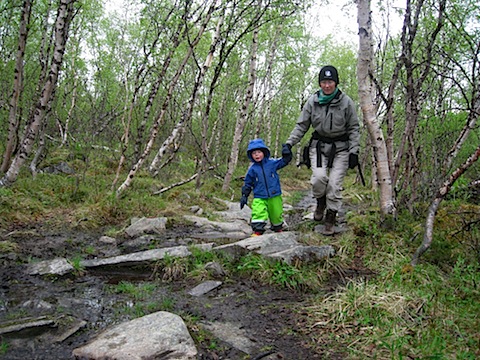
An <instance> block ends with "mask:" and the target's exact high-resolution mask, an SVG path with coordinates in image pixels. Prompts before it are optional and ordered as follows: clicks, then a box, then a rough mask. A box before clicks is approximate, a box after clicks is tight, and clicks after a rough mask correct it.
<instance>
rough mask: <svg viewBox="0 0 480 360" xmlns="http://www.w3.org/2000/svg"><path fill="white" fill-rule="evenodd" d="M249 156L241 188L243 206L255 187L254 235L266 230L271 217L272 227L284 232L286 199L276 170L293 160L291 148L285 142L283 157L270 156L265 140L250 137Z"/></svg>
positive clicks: (253, 202) (253, 208)
mask: <svg viewBox="0 0 480 360" xmlns="http://www.w3.org/2000/svg"><path fill="white" fill-rule="evenodd" d="M247 156H248V158H249V159H250V161H252V164H251V166H250V167H249V168H248V171H247V175H246V176H245V181H244V185H243V187H242V198H241V200H240V209H243V207H244V206H245V205H246V204H247V201H248V196H249V195H250V192H251V191H252V190H253V201H252V205H251V207H252V220H251V226H252V230H253V235H252V236H259V235H262V234H263V233H264V232H265V226H266V225H267V220H270V224H271V225H272V226H271V230H273V231H275V232H281V231H282V225H283V201H282V190H281V187H280V178H279V176H278V173H277V170H279V169H281V168H283V167H285V166H287V165H288V163H289V162H290V161H291V160H292V151H291V150H290V148H289V147H288V146H286V145H283V146H282V157H281V158H280V159H272V158H270V150H269V149H268V147H267V146H266V145H265V143H264V142H263V140H262V139H254V140H251V141H250V143H249V144H248V148H247Z"/></svg>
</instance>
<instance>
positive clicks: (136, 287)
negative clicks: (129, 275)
mask: <svg viewBox="0 0 480 360" xmlns="http://www.w3.org/2000/svg"><path fill="white" fill-rule="evenodd" d="M155 289H156V285H155V284H154V283H140V284H135V283H132V282H130V281H120V282H119V283H118V284H117V285H113V286H110V287H109V288H108V289H107V291H110V292H113V293H116V294H126V295H128V297H130V298H132V299H134V300H143V299H146V298H148V297H149V296H150V295H151V294H152V292H153V291H155Z"/></svg>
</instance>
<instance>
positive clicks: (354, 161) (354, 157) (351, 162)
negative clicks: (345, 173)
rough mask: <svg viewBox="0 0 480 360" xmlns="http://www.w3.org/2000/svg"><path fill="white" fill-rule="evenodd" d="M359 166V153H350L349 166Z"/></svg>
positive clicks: (352, 167) (351, 167)
mask: <svg viewBox="0 0 480 360" xmlns="http://www.w3.org/2000/svg"><path fill="white" fill-rule="evenodd" d="M357 166H358V155H357V154H350V155H349V156H348V168H349V169H354V168H355V167H357Z"/></svg>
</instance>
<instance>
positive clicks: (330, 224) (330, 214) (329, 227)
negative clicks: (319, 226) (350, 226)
mask: <svg viewBox="0 0 480 360" xmlns="http://www.w3.org/2000/svg"><path fill="white" fill-rule="evenodd" d="M336 218H337V212H336V211H333V210H330V209H328V210H327V215H326V216H325V229H324V230H323V235H327V236H330V235H333V234H335V219H336Z"/></svg>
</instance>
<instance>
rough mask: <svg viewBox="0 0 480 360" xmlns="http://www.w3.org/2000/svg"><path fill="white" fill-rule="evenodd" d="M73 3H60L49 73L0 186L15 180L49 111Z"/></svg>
mask: <svg viewBox="0 0 480 360" xmlns="http://www.w3.org/2000/svg"><path fill="white" fill-rule="evenodd" d="M75 1H76V0H61V1H60V5H59V7H58V13H57V18H56V20H55V45H54V52H53V58H52V63H51V65H50V71H49V74H48V76H47V78H46V82H45V84H44V86H43V89H42V92H41V96H40V99H39V101H38V103H37V105H36V107H35V111H34V113H33V116H32V118H31V120H30V123H29V124H28V126H27V129H26V131H25V135H24V137H23V140H22V143H21V147H20V149H19V151H18V153H17V155H16V156H15V158H14V159H13V161H12V164H11V165H10V167H9V169H8V171H7V173H6V174H5V176H4V177H3V178H2V179H1V180H0V186H9V185H11V184H13V183H14V182H15V181H16V180H17V178H18V174H19V172H20V169H21V167H22V166H23V165H24V163H25V161H26V159H27V158H28V156H29V155H30V153H31V151H32V148H33V144H34V141H35V137H36V136H37V133H38V130H39V128H40V127H41V124H42V122H43V120H44V117H45V114H46V112H47V111H48V109H49V106H50V102H51V99H52V96H53V93H54V89H55V86H56V84H57V80H58V75H59V73H60V69H61V66H62V62H63V55H64V53H65V46H66V43H67V39H68V30H69V27H70V23H71V21H72V19H73V15H74V7H73V4H74V3H75Z"/></svg>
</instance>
